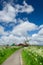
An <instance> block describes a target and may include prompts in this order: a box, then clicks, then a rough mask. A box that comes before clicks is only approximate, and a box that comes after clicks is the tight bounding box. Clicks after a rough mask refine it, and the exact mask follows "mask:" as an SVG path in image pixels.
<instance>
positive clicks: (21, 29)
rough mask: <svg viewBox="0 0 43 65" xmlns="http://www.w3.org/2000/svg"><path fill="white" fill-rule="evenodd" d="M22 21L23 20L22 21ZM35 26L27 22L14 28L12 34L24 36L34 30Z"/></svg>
mask: <svg viewBox="0 0 43 65" xmlns="http://www.w3.org/2000/svg"><path fill="white" fill-rule="evenodd" d="M22 21H23V20H22ZM36 29H37V25H35V24H34V23H30V22H29V21H28V20H27V21H25V22H23V23H21V24H19V25H17V26H16V27H14V29H13V31H12V33H13V34H16V35H23V34H26V33H27V31H32V30H36Z"/></svg>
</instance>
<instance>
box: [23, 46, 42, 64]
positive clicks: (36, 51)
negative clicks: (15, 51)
mask: <svg viewBox="0 0 43 65" xmlns="http://www.w3.org/2000/svg"><path fill="white" fill-rule="evenodd" d="M22 58H23V65H43V46H29V47H24V49H23V51H22Z"/></svg>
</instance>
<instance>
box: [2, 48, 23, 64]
mask: <svg viewBox="0 0 43 65" xmlns="http://www.w3.org/2000/svg"><path fill="white" fill-rule="evenodd" d="M21 51H22V49H20V50H18V51H16V52H15V53H14V54H13V55H12V56H10V57H9V58H8V59H7V60H6V61H5V62H4V63H3V64H2V65H21Z"/></svg>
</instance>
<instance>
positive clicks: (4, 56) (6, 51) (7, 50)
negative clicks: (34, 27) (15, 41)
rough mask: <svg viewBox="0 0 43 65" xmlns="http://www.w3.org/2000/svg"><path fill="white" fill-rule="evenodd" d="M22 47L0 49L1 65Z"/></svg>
mask: <svg viewBox="0 0 43 65" xmlns="http://www.w3.org/2000/svg"><path fill="white" fill-rule="evenodd" d="M19 48H20V47H13V46H11V47H0V65H1V64H2V63H3V62H4V61H5V60H6V59H7V58H8V57H9V56H10V55H11V54H12V53H14V52H15V51H16V50H18V49H19Z"/></svg>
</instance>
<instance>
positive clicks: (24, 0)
mask: <svg viewBox="0 0 43 65" xmlns="http://www.w3.org/2000/svg"><path fill="white" fill-rule="evenodd" d="M41 35H42V36H43V0H20V1H19V0H11V1H10V0H0V42H1V44H4V43H5V44H7V43H9V44H11V43H17V42H18V43H20V42H21V43H23V41H24V39H25V37H27V38H28V39H31V41H30V44H33V43H35V44H41V45H43V44H42V43H43V41H42V40H43V37H41ZM11 37H12V38H11ZM36 38H37V40H38V41H39V40H41V42H40V43H39V42H37V40H36ZM7 39H8V40H7ZM10 39H11V42H10ZM14 39H15V40H14ZM3 40H4V41H3ZM6 40H7V41H6ZM19 40H20V41H19ZM32 41H33V43H32Z"/></svg>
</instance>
